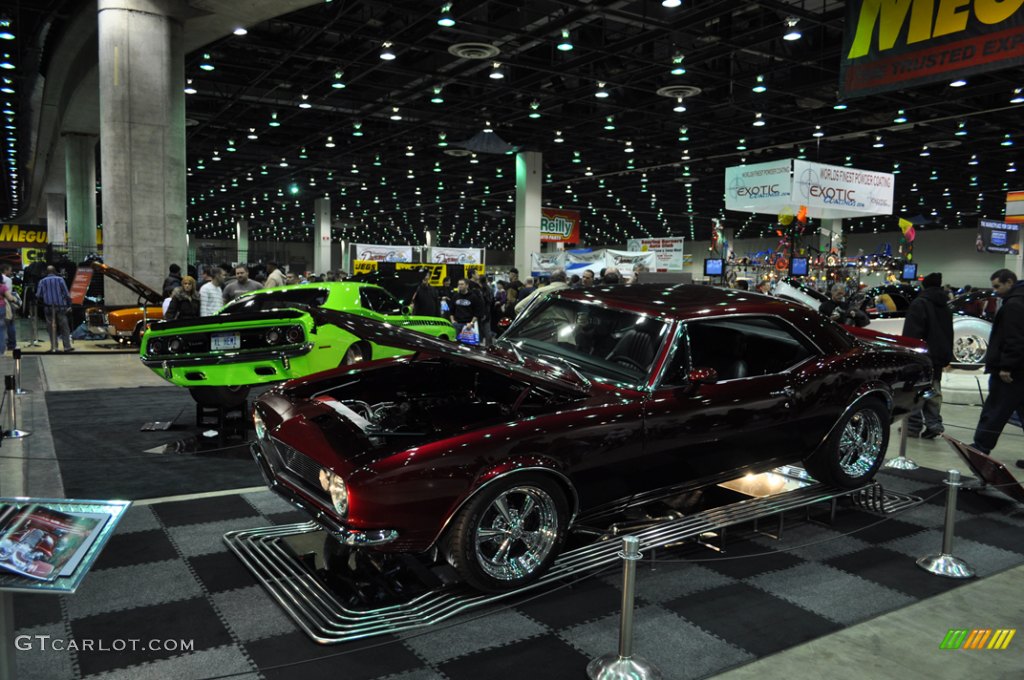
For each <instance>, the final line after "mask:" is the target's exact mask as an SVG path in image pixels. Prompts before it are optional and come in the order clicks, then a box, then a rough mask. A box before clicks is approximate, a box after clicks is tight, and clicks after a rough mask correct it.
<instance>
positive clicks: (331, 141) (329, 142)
mask: <svg viewBox="0 0 1024 680" xmlns="http://www.w3.org/2000/svg"><path fill="white" fill-rule="evenodd" d="M324 146H326V147H327V148H328V149H333V148H334V147H335V146H337V145H336V144H335V143H334V137H332V136H331V135H327V141H326V142H324Z"/></svg>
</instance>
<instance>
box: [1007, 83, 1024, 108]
mask: <svg viewBox="0 0 1024 680" xmlns="http://www.w3.org/2000/svg"><path fill="white" fill-rule="evenodd" d="M1010 103H1011V104H1024V88H1020V87H1017V88H1014V90H1013V98H1012V99H1010Z"/></svg>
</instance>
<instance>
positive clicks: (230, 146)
mask: <svg viewBox="0 0 1024 680" xmlns="http://www.w3.org/2000/svg"><path fill="white" fill-rule="evenodd" d="M224 148H225V149H226V150H228V151H231V152H235V151H238V148H237V147H236V146H235V140H233V139H229V140H228V145H227V146H226V147H224Z"/></svg>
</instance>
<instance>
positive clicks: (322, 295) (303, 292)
mask: <svg viewBox="0 0 1024 680" xmlns="http://www.w3.org/2000/svg"><path fill="white" fill-rule="evenodd" d="M327 294H328V293H327V291H326V290H324V289H323V288H316V287H313V286H295V287H292V288H287V289H281V290H275V291H273V292H270V293H256V294H255V295H246V296H245V297H240V298H238V299H237V300H235V301H234V302H232V303H231V304H229V305H228V306H227V307H225V308H224V309H223V310H221V312H220V313H221V315H224V314H246V313H249V312H259V311H262V310H265V309H283V308H287V307H319V306H321V305H322V304H323V303H324V302H326V301H327Z"/></svg>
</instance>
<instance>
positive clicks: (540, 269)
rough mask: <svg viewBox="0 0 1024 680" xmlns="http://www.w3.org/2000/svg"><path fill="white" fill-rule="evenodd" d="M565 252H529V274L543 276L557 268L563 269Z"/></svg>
mask: <svg viewBox="0 0 1024 680" xmlns="http://www.w3.org/2000/svg"><path fill="white" fill-rule="evenodd" d="M565 263H566V254H565V253H564V252H560V253H530V276H545V275H548V274H551V273H552V272H554V271H556V270H558V269H565V268H566V266H565Z"/></svg>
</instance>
